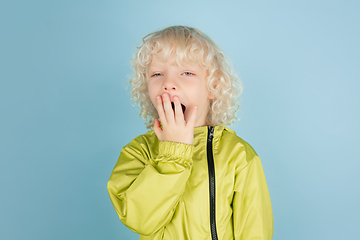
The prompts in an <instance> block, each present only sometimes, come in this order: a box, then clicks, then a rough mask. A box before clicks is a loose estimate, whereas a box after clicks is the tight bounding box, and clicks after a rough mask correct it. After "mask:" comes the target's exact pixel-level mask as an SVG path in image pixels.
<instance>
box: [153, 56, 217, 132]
mask: <svg viewBox="0 0 360 240" xmlns="http://www.w3.org/2000/svg"><path fill="white" fill-rule="evenodd" d="M161 57H162V54H161V53H160V54H159V53H158V54H153V56H152V61H151V63H150V65H149V70H148V77H147V84H148V91H149V96H150V99H151V102H152V103H153V104H154V106H156V97H157V96H159V95H160V96H162V95H163V94H164V93H168V94H169V95H170V100H171V102H173V101H174V99H173V98H174V96H178V97H179V99H180V102H181V104H182V105H184V106H185V111H184V117H185V121H186V122H188V121H189V118H190V116H191V113H192V109H193V108H194V106H195V105H196V106H197V107H198V114H197V117H196V121H195V127H198V126H205V125H206V124H207V123H206V117H207V115H208V112H209V108H210V99H211V98H212V95H211V94H210V92H209V91H208V90H207V87H206V77H207V71H206V70H204V69H203V68H201V67H200V66H199V65H191V64H189V63H187V62H186V61H185V60H184V61H183V62H182V63H181V65H182V66H178V65H177V64H176V61H175V64H173V62H174V61H173V57H169V58H168V59H167V60H166V61H161V60H160V59H161Z"/></svg>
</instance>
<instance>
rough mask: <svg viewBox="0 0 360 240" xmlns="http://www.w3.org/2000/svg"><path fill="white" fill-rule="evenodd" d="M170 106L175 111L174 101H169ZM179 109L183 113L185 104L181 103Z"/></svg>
mask: <svg viewBox="0 0 360 240" xmlns="http://www.w3.org/2000/svg"><path fill="white" fill-rule="evenodd" d="M171 107H172V109H173V111H174V112H175V103H174V102H171ZM181 109H182V112H183V113H185V109H186V107H185V105H184V104H182V103H181Z"/></svg>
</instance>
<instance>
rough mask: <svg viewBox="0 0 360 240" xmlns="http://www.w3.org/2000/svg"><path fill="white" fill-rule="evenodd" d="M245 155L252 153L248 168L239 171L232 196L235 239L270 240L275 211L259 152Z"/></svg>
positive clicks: (237, 171)
mask: <svg viewBox="0 0 360 240" xmlns="http://www.w3.org/2000/svg"><path fill="white" fill-rule="evenodd" d="M245 155H252V156H251V158H250V160H249V161H247V164H246V165H245V167H243V168H240V169H237V170H236V177H235V193H234V197H233V224H234V226H233V227H234V238H235V240H250V239H251V240H255V239H256V240H270V239H272V236H273V213H272V207H271V202H270V195H269V191H268V187H267V184H266V180H265V175H264V171H263V168H262V165H261V161H260V158H259V157H258V156H257V155H256V154H253V153H250V154H245ZM243 156H244V155H243ZM247 158H248V156H247ZM247 160H248V159H247Z"/></svg>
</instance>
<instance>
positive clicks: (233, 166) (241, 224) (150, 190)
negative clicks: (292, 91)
mask: <svg viewBox="0 0 360 240" xmlns="http://www.w3.org/2000/svg"><path fill="white" fill-rule="evenodd" d="M212 130H213V128H211V127H206V126H204V127H197V128H195V129H194V142H193V145H187V144H183V143H176V142H160V141H159V140H158V138H157V137H156V135H155V133H154V132H153V131H150V132H148V133H146V134H144V135H140V136H139V137H137V138H135V139H134V140H133V141H132V142H130V143H129V144H128V145H126V146H125V147H124V148H123V149H122V151H121V153H120V157H119V160H118V161H117V163H116V165H115V167H114V170H113V172H112V174H111V176H110V179H109V182H108V186H107V188H108V191H109V195H110V199H111V201H112V203H113V205H114V207H115V210H116V212H117V214H118V216H119V218H120V220H121V221H122V222H123V223H124V224H125V225H126V226H127V227H128V228H130V229H131V230H132V231H134V232H136V233H139V234H140V240H146V239H175V240H176V239H179V240H183V239H184V240H185V239H192V240H203V239H219V240H230V239H236V240H240V239H241V240H246V239H252V240H255V239H257V240H265V239H271V238H272V235H273V214H272V208H271V203H270V196H269V191H268V188H267V184H266V180H265V176H264V171H263V168H262V165H261V162H260V158H259V157H258V156H257V154H256V152H255V151H254V149H253V148H252V147H251V146H250V145H249V144H248V143H247V142H245V141H244V140H242V139H241V138H239V137H238V136H236V133H235V132H234V131H232V130H230V129H228V128H227V127H224V126H223V125H219V126H216V127H215V130H214V132H213V134H212Z"/></svg>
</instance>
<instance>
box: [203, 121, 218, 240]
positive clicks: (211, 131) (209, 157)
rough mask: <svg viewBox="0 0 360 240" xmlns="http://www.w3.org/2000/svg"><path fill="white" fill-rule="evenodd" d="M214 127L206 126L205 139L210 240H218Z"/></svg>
mask: <svg viewBox="0 0 360 240" xmlns="http://www.w3.org/2000/svg"><path fill="white" fill-rule="evenodd" d="M213 134H214V127H211V126H208V138H207V146H206V148H207V149H206V150H207V161H208V169H209V193H210V230H211V238H212V240H218V237H217V232H216V219H215V213H216V212H215V167H214V157H213V151H212V142H213V136H214V135H213Z"/></svg>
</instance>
